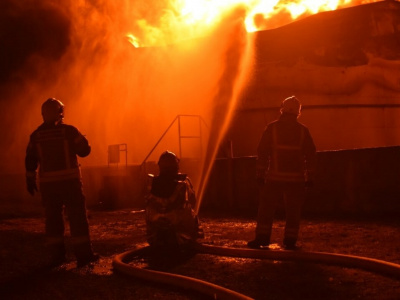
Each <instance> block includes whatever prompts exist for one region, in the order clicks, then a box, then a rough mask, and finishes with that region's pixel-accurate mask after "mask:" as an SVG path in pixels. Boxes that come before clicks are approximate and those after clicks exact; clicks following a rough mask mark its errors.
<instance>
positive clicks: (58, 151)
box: [25, 123, 90, 182]
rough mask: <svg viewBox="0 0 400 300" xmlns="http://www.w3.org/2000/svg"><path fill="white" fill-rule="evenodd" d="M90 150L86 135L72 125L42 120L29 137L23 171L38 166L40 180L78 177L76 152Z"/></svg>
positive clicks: (86, 152)
mask: <svg viewBox="0 0 400 300" xmlns="http://www.w3.org/2000/svg"><path fill="white" fill-rule="evenodd" d="M89 153H90V146H89V143H88V141H87V139H86V138H85V137H84V136H83V135H82V134H81V133H80V132H79V131H78V129H76V128H75V127H74V126H71V125H66V124H58V125H50V124H46V123H43V124H42V125H41V126H39V128H38V129H36V130H35V131H34V132H33V133H32V135H31V137H30V140H29V144H28V147H27V150H26V157H25V167H26V172H27V174H31V173H32V172H35V171H36V169H37V168H38V167H39V178H40V182H52V181H63V180H69V179H75V178H78V179H79V178H81V174H80V168H79V164H78V159H77V155H79V156H86V155H88V154H89Z"/></svg>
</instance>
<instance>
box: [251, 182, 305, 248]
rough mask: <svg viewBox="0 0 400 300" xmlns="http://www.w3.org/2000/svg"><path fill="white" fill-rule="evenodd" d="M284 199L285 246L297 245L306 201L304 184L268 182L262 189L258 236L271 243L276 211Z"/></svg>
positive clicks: (257, 228)
mask: <svg viewBox="0 0 400 300" xmlns="http://www.w3.org/2000/svg"><path fill="white" fill-rule="evenodd" d="M282 199H283V200H284V204H285V213H286V224H285V233H284V244H285V241H286V242H289V243H296V241H297V238H298V235H299V228H300V218H301V209H302V206H303V203H304V199H305V189H304V182H280V181H267V183H266V184H265V185H263V186H262V187H261V188H260V197H259V201H260V203H259V207H258V214H257V226H256V236H257V237H261V238H262V239H263V240H267V241H268V242H269V239H270V237H271V231H272V223H273V219H274V215H275V211H276V208H277V205H278V203H279V201H281V200H282Z"/></svg>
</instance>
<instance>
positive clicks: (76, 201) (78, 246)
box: [66, 181, 98, 266]
mask: <svg viewBox="0 0 400 300" xmlns="http://www.w3.org/2000/svg"><path fill="white" fill-rule="evenodd" d="M68 185H69V189H68V190H69V191H68V194H67V195H68V199H66V209H67V213H68V218H69V223H70V230H71V236H72V244H73V248H74V252H75V256H76V259H77V262H78V266H83V265H86V264H88V263H90V262H92V261H95V260H97V259H98V256H96V255H94V253H93V250H92V245H91V241H90V236H89V224H88V220H87V214H86V206H85V196H84V195H83V192H82V185H81V183H80V181H72V182H69V183H68Z"/></svg>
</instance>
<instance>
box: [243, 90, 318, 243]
mask: <svg viewBox="0 0 400 300" xmlns="http://www.w3.org/2000/svg"><path fill="white" fill-rule="evenodd" d="M280 112H281V115H280V117H279V119H278V120H276V121H274V122H272V123H270V124H268V125H267V127H266V129H265V130H264V132H263V134H262V137H261V140H260V143H259V145H258V149H257V152H258V157H257V181H258V183H259V185H260V199H259V207H258V214H257V225H256V230H255V239H254V240H252V241H249V242H248V243H247V245H248V247H250V248H255V249H257V248H261V247H267V246H268V245H269V244H270V238H271V230H272V223H273V218H274V214H275V210H276V207H277V204H278V201H279V200H281V199H282V198H283V200H284V204H285V213H286V224H285V231H284V239H283V246H284V248H285V249H288V250H293V249H296V242H297V238H298V234H299V228H300V218H301V209H302V205H303V203H304V199H305V192H306V189H308V188H310V187H311V186H312V185H313V176H314V170H315V160H316V148H315V145H314V141H313V139H312V137H311V134H310V132H309V130H308V128H307V127H306V126H304V125H303V124H301V123H299V122H298V121H297V118H298V117H299V116H300V113H301V104H300V101H299V100H298V99H297V98H296V97H295V96H292V97H289V98H286V99H285V100H284V101H283V102H282V104H281V110H280Z"/></svg>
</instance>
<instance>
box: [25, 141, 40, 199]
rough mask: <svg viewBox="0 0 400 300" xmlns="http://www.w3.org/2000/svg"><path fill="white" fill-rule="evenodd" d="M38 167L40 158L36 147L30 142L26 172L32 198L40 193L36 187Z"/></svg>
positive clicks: (27, 151) (27, 184)
mask: <svg viewBox="0 0 400 300" xmlns="http://www.w3.org/2000/svg"><path fill="white" fill-rule="evenodd" d="M37 167H38V158H37V153H36V149H35V146H34V145H33V143H32V142H31V141H29V144H28V147H27V149H26V156H25V170H26V189H27V190H28V192H29V194H31V195H32V196H33V195H35V191H36V192H37V191H38V188H37V185H36V169H37Z"/></svg>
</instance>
